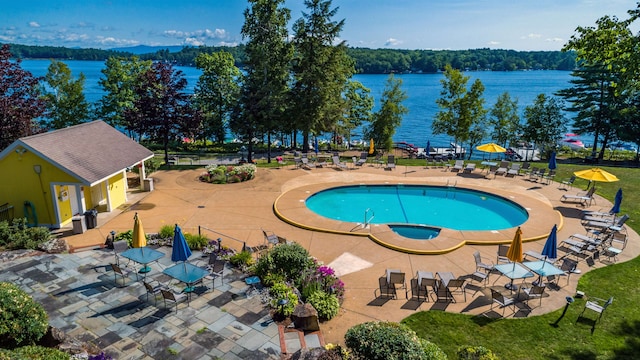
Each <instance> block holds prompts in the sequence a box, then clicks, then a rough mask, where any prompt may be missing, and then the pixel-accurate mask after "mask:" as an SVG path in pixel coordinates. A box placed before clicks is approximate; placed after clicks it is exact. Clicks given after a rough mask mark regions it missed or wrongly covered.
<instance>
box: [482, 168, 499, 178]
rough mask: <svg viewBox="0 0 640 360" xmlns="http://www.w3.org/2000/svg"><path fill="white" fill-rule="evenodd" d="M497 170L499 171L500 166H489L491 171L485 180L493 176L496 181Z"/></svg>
mask: <svg viewBox="0 0 640 360" xmlns="http://www.w3.org/2000/svg"><path fill="white" fill-rule="evenodd" d="M497 170H498V166H497V165H491V166H489V171H487V175H485V176H484V178H485V179H488V178H489V177H491V175H493V178H494V179H495V178H496V171H497Z"/></svg>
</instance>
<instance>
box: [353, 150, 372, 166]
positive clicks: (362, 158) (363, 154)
mask: <svg viewBox="0 0 640 360" xmlns="http://www.w3.org/2000/svg"><path fill="white" fill-rule="evenodd" d="M367 156H369V154H368V153H367V152H361V153H360V159H358V161H356V166H362V165H364V164H365V163H366V162H367Z"/></svg>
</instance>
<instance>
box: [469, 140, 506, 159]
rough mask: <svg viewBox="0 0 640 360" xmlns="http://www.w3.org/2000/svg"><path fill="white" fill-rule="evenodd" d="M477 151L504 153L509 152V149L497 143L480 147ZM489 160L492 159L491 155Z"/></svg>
mask: <svg viewBox="0 0 640 360" xmlns="http://www.w3.org/2000/svg"><path fill="white" fill-rule="evenodd" d="M476 149H478V150H480V151H484V152H488V153H503V152H506V151H507V149H505V148H503V147H502V146H500V145H498V144H495V143H488V144H483V145H479V146H477V147H476ZM489 159H491V155H489Z"/></svg>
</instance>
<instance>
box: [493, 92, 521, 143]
mask: <svg viewBox="0 0 640 360" xmlns="http://www.w3.org/2000/svg"><path fill="white" fill-rule="evenodd" d="M488 120H489V121H488V123H489V125H490V126H491V128H492V132H491V136H492V138H493V139H494V141H495V142H496V143H498V144H500V145H502V146H505V147H506V146H507V142H512V141H513V140H514V139H515V138H516V137H517V135H516V133H517V131H518V129H519V128H520V116H518V99H517V98H516V99H512V98H511V96H510V95H509V93H508V92H504V93H502V94H500V96H498V99H497V100H496V103H495V104H494V105H493V107H492V108H491V110H490V111H489V119H488Z"/></svg>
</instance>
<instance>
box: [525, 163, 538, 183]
mask: <svg viewBox="0 0 640 360" xmlns="http://www.w3.org/2000/svg"><path fill="white" fill-rule="evenodd" d="M539 171H540V168H538V167H536V166H534V167H532V168H531V170H530V171H528V172H527V174H528V175H529V177H528V178H527V180H532V179H535V178H536V177H537V176H538V172H539Z"/></svg>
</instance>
